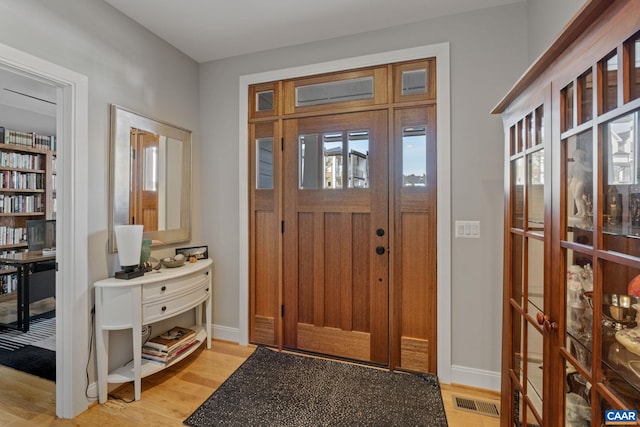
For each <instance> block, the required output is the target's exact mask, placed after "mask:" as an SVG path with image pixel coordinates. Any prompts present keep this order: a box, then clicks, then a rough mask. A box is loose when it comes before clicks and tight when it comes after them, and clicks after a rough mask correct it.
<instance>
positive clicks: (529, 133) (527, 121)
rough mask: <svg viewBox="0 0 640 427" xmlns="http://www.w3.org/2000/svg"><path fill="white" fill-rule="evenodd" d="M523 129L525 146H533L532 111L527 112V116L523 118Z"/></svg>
mask: <svg viewBox="0 0 640 427" xmlns="http://www.w3.org/2000/svg"><path fill="white" fill-rule="evenodd" d="M524 130H525V141H526V146H527V148H531V147H533V144H534V139H533V133H534V127H533V113H532V114H528V115H527V117H525V118H524Z"/></svg>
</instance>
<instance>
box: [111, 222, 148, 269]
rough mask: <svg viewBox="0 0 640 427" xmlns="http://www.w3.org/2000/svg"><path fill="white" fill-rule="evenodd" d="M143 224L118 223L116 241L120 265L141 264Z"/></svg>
mask: <svg viewBox="0 0 640 427" xmlns="http://www.w3.org/2000/svg"><path fill="white" fill-rule="evenodd" d="M143 228H144V226H143V225H116V226H115V227H114V231H115V233H116V242H117V245H118V259H119V260H120V266H121V267H122V268H124V267H130V266H137V265H138V264H140V249H141V248H142V230H143Z"/></svg>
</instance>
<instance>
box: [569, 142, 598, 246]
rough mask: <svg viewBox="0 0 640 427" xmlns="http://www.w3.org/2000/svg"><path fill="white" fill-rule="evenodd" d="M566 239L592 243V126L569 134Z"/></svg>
mask: <svg viewBox="0 0 640 427" xmlns="http://www.w3.org/2000/svg"><path fill="white" fill-rule="evenodd" d="M564 143H565V144H566V152H567V157H568V158H567V160H566V171H567V172H566V176H567V178H566V189H567V192H566V194H567V203H566V205H567V225H568V229H567V240H574V241H577V242H578V243H582V244H588V245H592V244H593V243H592V236H591V234H592V232H591V228H592V224H593V222H592V221H593V133H592V131H591V130H588V131H586V132H582V133H580V134H578V135H574V136H572V137H570V138H567V139H566V140H565V141H564Z"/></svg>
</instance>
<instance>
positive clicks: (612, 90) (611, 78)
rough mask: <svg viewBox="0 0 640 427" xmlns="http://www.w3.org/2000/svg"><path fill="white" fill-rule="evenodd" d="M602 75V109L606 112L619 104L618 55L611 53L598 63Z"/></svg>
mask: <svg viewBox="0 0 640 427" xmlns="http://www.w3.org/2000/svg"><path fill="white" fill-rule="evenodd" d="M598 67H600V75H601V76H602V93H601V94H600V96H601V97H602V111H601V113H602V114H604V113H606V112H607V111H611V110H613V109H614V108H616V107H617V106H618V55H617V54H616V53H615V51H614V52H613V53H611V54H610V55H608V56H607V57H606V58H604V59H603V60H602V61H600V62H599V63H598Z"/></svg>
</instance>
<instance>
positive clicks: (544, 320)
mask: <svg viewBox="0 0 640 427" xmlns="http://www.w3.org/2000/svg"><path fill="white" fill-rule="evenodd" d="M536 320H537V321H538V325H540V326H542V328H543V329H544V332H545V333H547V334H549V333H551V331H553V330H556V329H558V324H557V323H556V322H552V321H551V320H550V319H549V316H547V315H546V314H542V313H540V312H538V314H536Z"/></svg>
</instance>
